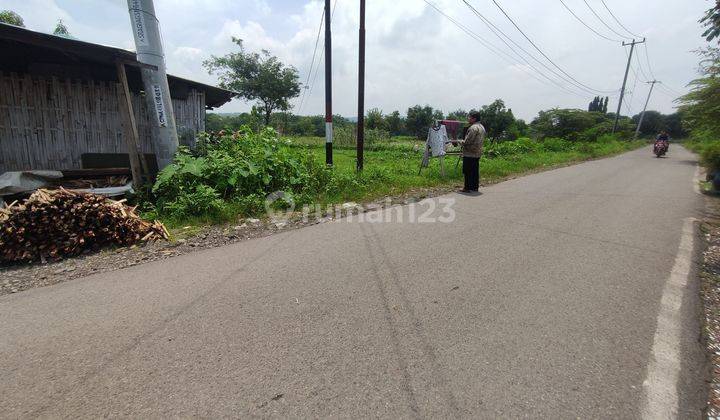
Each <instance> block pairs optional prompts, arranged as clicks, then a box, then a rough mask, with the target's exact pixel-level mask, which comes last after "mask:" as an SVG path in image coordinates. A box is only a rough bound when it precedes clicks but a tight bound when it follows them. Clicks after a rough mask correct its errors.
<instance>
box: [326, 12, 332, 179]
mask: <svg viewBox="0 0 720 420" xmlns="http://www.w3.org/2000/svg"><path fill="white" fill-rule="evenodd" d="M330 15H331V11H330V0H325V164H327V165H332V164H333V147H332V142H333V115H332V39H331V38H332V37H331V31H330V17H331V16H330Z"/></svg>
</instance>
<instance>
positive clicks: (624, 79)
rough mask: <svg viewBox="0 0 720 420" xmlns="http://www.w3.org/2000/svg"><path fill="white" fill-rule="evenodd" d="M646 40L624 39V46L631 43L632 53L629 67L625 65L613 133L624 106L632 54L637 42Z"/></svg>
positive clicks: (629, 58) (640, 42)
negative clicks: (627, 41)
mask: <svg viewBox="0 0 720 420" xmlns="http://www.w3.org/2000/svg"><path fill="white" fill-rule="evenodd" d="M644 42H645V38H643V40H642V41H635V39H633V40H632V42H629V43H627V44H626V43H625V41H623V43H622V45H623V47H624V46H626V45H630V55H629V56H628V62H627V67H625V77H624V78H623V84H622V88H621V89H620V100H619V101H618V107H617V112H616V113H615V123H614V124H613V129H612V132H613V133H614V132H615V131H616V130H617V126H618V120H619V119H620V107H621V106H622V101H623V97H624V96H625V84H627V77H628V72H629V71H630V63H631V62H632V56H633V51H634V50H635V44H642V43H644Z"/></svg>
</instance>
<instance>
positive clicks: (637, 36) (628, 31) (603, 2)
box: [600, 0, 642, 38]
mask: <svg viewBox="0 0 720 420" xmlns="http://www.w3.org/2000/svg"><path fill="white" fill-rule="evenodd" d="M600 1H601V2H602V5H603V6H605V10H607V11H608V13H610V16H612V18H613V19H615V22H617V24H618V25H620V27H621V28H623V29H625V31H626V32H627V33H629V34H630V35H632V36H634V37H636V38H642V37H641V36H640V35H637V34H635V33H633V32H630V29H628V28H626V27H625V25H623V24H622V23H620V20H619V19H618V18H617V17H616V16H615V14H614V13H613V12H612V10H610V8H609V7H608V5H607V4H605V0H600Z"/></svg>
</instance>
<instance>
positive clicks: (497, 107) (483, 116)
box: [479, 99, 515, 139]
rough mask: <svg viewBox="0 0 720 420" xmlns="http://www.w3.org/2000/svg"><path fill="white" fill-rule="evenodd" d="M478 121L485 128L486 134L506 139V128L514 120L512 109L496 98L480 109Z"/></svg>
mask: <svg viewBox="0 0 720 420" xmlns="http://www.w3.org/2000/svg"><path fill="white" fill-rule="evenodd" d="M479 112H480V123H481V124H482V125H483V126H484V127H485V129H486V130H487V133H488V136H489V137H491V138H494V139H508V138H509V136H508V135H507V130H508V128H510V126H511V125H512V124H513V123H514V122H515V116H514V115H513V112H512V109H508V108H506V107H505V102H503V100H502V99H496V100H495V101H494V102H493V103H491V104H490V105H483V107H482V108H481V109H480V111H479Z"/></svg>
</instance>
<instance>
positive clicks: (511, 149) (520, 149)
mask: <svg viewBox="0 0 720 420" xmlns="http://www.w3.org/2000/svg"><path fill="white" fill-rule="evenodd" d="M540 147H541V146H540V144H539V143H537V142H536V141H533V140H532V139H529V138H527V137H522V138H519V139H517V140H512V141H504V142H500V143H488V144H487V146H486V147H485V150H484V152H483V153H484V155H485V156H486V157H487V158H490V159H491V158H494V157H501V156H512V155H521V154H525V153H532V152H535V151H537V150H539V149H540Z"/></svg>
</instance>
